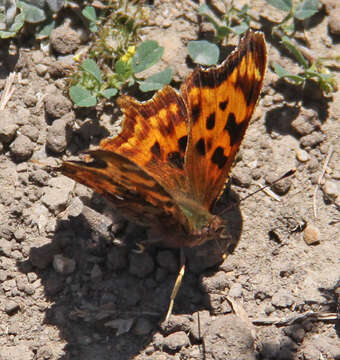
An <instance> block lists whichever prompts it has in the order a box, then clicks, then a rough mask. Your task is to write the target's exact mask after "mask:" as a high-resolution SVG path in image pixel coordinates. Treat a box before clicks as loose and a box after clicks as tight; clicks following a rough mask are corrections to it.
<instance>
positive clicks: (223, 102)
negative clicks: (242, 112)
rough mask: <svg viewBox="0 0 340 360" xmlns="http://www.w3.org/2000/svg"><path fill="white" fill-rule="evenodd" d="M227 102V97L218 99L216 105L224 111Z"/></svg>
mask: <svg viewBox="0 0 340 360" xmlns="http://www.w3.org/2000/svg"><path fill="white" fill-rule="evenodd" d="M228 102H229V100H228V98H227V99H226V100H224V101H220V103H219V104H218V106H219V107H220V109H221V110H222V111H224V110H225V109H226V108H227V105H228Z"/></svg>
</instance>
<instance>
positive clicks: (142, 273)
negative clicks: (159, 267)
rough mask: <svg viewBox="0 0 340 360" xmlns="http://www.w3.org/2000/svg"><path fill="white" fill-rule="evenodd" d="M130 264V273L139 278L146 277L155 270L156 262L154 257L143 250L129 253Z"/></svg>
mask: <svg viewBox="0 0 340 360" xmlns="http://www.w3.org/2000/svg"><path fill="white" fill-rule="evenodd" d="M129 260H130V266H129V273H130V274H132V275H135V276H137V277H139V278H144V277H146V276H148V275H149V274H150V273H152V272H153V270H154V267H155V264H154V262H153V259H152V257H151V256H150V255H149V254H148V253H146V252H143V253H141V254H136V253H130V254H129Z"/></svg>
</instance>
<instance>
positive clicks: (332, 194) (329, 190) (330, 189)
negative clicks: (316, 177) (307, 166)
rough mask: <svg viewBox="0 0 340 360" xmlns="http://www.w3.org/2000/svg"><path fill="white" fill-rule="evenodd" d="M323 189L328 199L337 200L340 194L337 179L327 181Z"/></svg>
mask: <svg viewBox="0 0 340 360" xmlns="http://www.w3.org/2000/svg"><path fill="white" fill-rule="evenodd" d="M322 190H323V193H324V194H325V196H326V197H327V199H328V200H331V201H335V199H336V198H337V197H338V196H340V189H339V185H338V183H336V182H335V181H330V180H327V181H325V183H324V185H323V186H322Z"/></svg>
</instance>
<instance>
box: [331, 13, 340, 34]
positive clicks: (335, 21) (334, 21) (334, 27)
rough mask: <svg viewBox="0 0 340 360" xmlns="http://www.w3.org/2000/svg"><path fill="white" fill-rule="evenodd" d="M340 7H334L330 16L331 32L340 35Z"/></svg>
mask: <svg viewBox="0 0 340 360" xmlns="http://www.w3.org/2000/svg"><path fill="white" fill-rule="evenodd" d="M339 18H340V7H338V8H335V9H333V11H331V12H330V14H329V18H328V28H329V32H330V33H331V34H333V35H340V21H339Z"/></svg>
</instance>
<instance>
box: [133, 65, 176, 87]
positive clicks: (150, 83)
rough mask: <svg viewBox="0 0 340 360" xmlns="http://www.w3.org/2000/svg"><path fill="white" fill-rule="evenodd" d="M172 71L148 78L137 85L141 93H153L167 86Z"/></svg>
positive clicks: (167, 70)
mask: <svg viewBox="0 0 340 360" xmlns="http://www.w3.org/2000/svg"><path fill="white" fill-rule="evenodd" d="M172 74H173V71H172V69H171V68H166V69H165V70H163V71H161V72H159V73H157V74H155V75H152V76H150V77H148V78H147V79H146V80H144V81H143V82H141V83H140V84H139V88H140V90H141V91H143V92H147V91H154V90H158V89H161V88H162V87H163V86H164V85H168V84H170V82H171V79H172Z"/></svg>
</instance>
